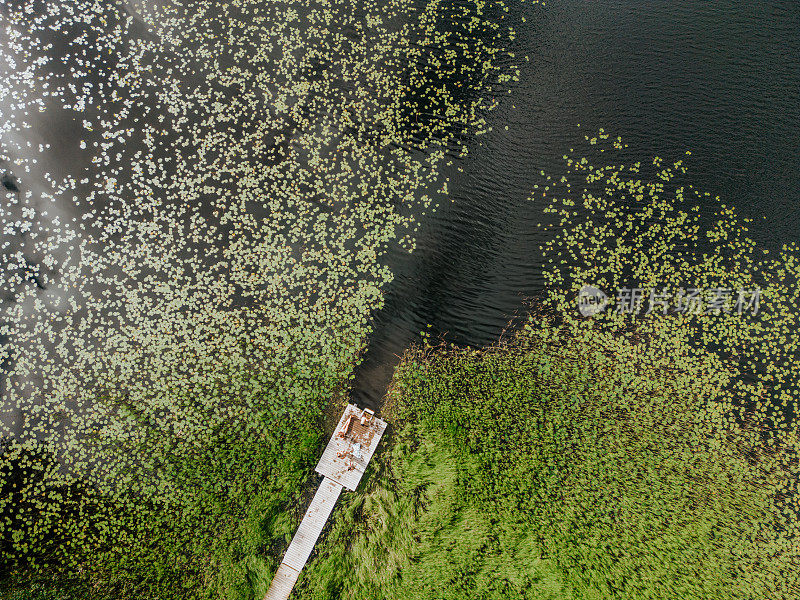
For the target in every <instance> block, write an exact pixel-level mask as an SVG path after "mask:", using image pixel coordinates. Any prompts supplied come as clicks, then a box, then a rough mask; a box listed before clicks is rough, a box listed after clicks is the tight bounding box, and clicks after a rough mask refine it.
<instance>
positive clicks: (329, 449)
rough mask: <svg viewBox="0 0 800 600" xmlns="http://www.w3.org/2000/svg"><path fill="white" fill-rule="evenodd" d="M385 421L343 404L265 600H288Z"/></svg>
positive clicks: (363, 466) (357, 478)
mask: <svg viewBox="0 0 800 600" xmlns="http://www.w3.org/2000/svg"><path fill="white" fill-rule="evenodd" d="M385 430H386V422H385V421H383V420H381V419H378V418H377V417H375V416H373V414H372V412H371V411H362V410H360V409H359V408H358V407H356V406H355V405H353V404H348V405H347V408H345V410H344V413H343V414H342V417H341V418H340V419H339V423H338V425H337V426H336V431H335V432H334V434H333V437H331V439H330V441H329V442H328V445H327V446H326V447H325V451H324V452H323V453H322V458H320V460H319V463H318V464H317V467H316V469H315V470H316V471H317V473H319V474H320V475H323V476H324V479H323V480H322V483H321V484H320V486H319V489H317V492H316V494H314V499H313V500H312V501H311V505H310V506H309V507H308V510H307V511H306V514H305V515H304V516H303V520H302V521H301V522H300V527H298V528H297V532H296V533H295V534H294V537H293V538H292V542H291V544H289V548H288V549H287V550H286V554H285V555H284V557H283V560H282V561H281V564H280V566H279V567H278V570H277V572H276V573H275V576H274V577H273V579H272V583H271V584H270V586H269V590H267V595H266V596H264V600H287V599H288V598H289V595H290V594H291V593H292V588H294V584H295V583H296V582H297V578H298V577H299V576H300V571H301V570H302V569H303V566H304V565H305V564H306V562H307V561H308V558H309V556H311V551H312V550H313V549H314V545H315V544H316V543H317V539H318V538H319V535H320V533H322V528H323V527H325V523H326V522H327V520H328V517H330V514H331V511H332V510H333V506H334V505H335V504H336V500H338V499H339V494H340V493H341V492H342V488H346V489H348V490H350V491H354V490H355V489H356V487H358V483H359V482H360V481H361V477H362V476H363V475H364V471H365V470H366V468H367V464H369V461H370V459H371V458H372V455H373V454H374V453H375V449H376V448H377V447H378V442H380V439H381V436H382V435H383V432H384V431H385Z"/></svg>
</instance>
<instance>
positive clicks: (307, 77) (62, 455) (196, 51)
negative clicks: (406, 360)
mask: <svg viewBox="0 0 800 600" xmlns="http://www.w3.org/2000/svg"><path fill="white" fill-rule="evenodd" d="M444 6H445V5H444V4H443V3H441V2H438V1H434V2H431V3H428V4H422V5H417V4H414V3H412V2H408V1H404V0H392V1H391V2H388V3H383V4H382V5H381V6H373V5H370V4H369V3H365V4H364V5H360V4H359V5H356V4H352V3H341V4H330V3H328V2H319V3H311V4H309V3H295V4H292V3H288V4H286V3H265V2H255V1H250V0H248V1H241V2H232V3H228V4H219V3H211V2H201V3H194V4H193V5H192V6H191V9H188V8H187V7H186V6H184V5H183V4H182V3H179V2H170V1H166V2H146V1H142V2H128V3H124V4H112V3H100V2H90V1H88V0H81V1H78V2H72V3H63V4H60V3H47V2H39V1H36V0H25V1H20V2H14V3H9V4H8V5H7V6H6V7H4V8H3V11H4V17H3V18H4V20H5V21H6V24H7V26H6V28H5V30H4V33H3V35H4V36H6V39H5V40H4V41H5V42H6V43H5V44H4V48H7V50H5V51H4V52H3V54H2V57H0V58H2V60H3V62H4V65H5V67H6V71H7V73H8V75H7V77H6V79H5V81H4V82H3V84H2V85H0V107H2V124H0V133H2V136H3V137H2V139H3V149H2V156H1V157H0V159H2V161H3V163H4V167H5V166H8V167H9V171H10V172H11V173H13V176H14V177H16V179H14V182H15V183H14V187H15V188H18V189H11V188H9V186H8V185H6V186H5V189H6V190H7V191H8V192H9V193H8V194H7V196H6V198H7V203H6V206H5V208H4V209H3V211H4V212H3V213H2V215H0V218H2V220H3V221H2V229H3V232H4V236H6V238H5V239H4V245H3V247H2V249H0V253H2V258H1V260H2V261H3V262H4V263H5V264H6V265H8V266H9V268H8V269H6V270H5V271H4V273H3V275H2V280H0V281H1V283H2V286H3V289H4V292H6V294H7V299H6V300H7V301H5V303H4V304H3V306H2V316H1V317H0V319H2V326H1V327H2V328H1V329H0V335H2V339H3V340H7V343H5V344H4V345H3V346H2V349H1V350H0V352H1V354H0V362H2V364H3V365H4V371H5V377H4V380H3V386H4V389H3V404H2V408H3V417H4V418H3V428H4V433H5V435H6V439H7V440H8V442H7V443H8V447H7V449H6V451H5V453H4V457H3V461H4V464H7V465H8V468H9V469H10V470H9V472H11V470H13V469H12V463H14V464H16V462H19V461H32V460H33V459H29V458H26V457H28V456H29V453H30V452H33V451H34V450H35V449H36V451H37V452H38V451H39V450H40V449H42V451H43V452H45V453H46V454H48V455H53V456H56V457H57V460H56V461H50V462H47V465H46V467H42V468H41V469H40V471H41V473H42V475H41V476H40V477H34V478H28V479H27V480H26V481H27V484H26V485H28V486H29V487H28V488H27V492H25V491H23V492H21V494H22V496H26V493H27V494H29V495H31V496H35V497H36V498H37V499H36V500H35V501H36V503H37V506H38V505H40V504H41V505H45V504H46V505H47V507H48V509H47V510H51V511H53V515H52V518H48V519H38V520H37V519H35V518H34V517H26V518H25V525H26V527H27V529H26V532H27V533H26V534H25V536H27V537H26V540H22V539H18V537H19V536H17V534H13V535H14V539H13V540H12V543H11V545H10V549H9V550H8V552H7V555H8V556H12V557H14V556H16V557H24V556H27V555H28V554H30V552H31V551H32V550H33V551H35V550H36V548H35V547H34V548H32V547H31V545H32V544H33V545H35V544H36V543H37V540H39V541H41V540H44V539H45V538H48V539H51V538H56V539H62V538H63V539H68V537H69V536H73V537H74V540H75V541H74V542H73V543H71V544H70V543H66V544H65V545H64V546H63V547H61V549H60V552H61V553H60V554H58V557H59V559H60V560H64V561H65V562H66V563H75V562H76V561H80V560H82V557H84V556H86V554H87V552H91V550H90V549H91V548H100V547H102V548H105V549H104V550H103V552H105V553H107V555H108V556H114V555H115V550H114V548H113V547H112V548H108V547H106V546H104V545H103V544H104V543H105V541H107V540H109V539H113V538H115V536H118V537H119V539H123V538H124V539H125V540H126V543H129V544H132V545H133V548H135V550H134V551H130V552H129V551H128V550H129V549H127V548H126V549H125V552H126V555H127V556H128V557H138V558H131V559H130V560H142V561H143V562H145V563H146V562H147V561H146V560H145V559H141V556H142V555H143V554H142V553H146V550H145V548H146V543H145V542H144V541H142V539H140V538H141V536H142V535H144V534H143V533H142V532H143V531H145V530H139V529H137V527H139V526H140V525H141V524H142V522H143V521H147V520H152V519H155V521H154V522H156V523H158V524H160V525H159V526H162V527H164V528H169V527H173V528H178V529H180V527H185V529H186V530H189V528H191V527H197V523H198V522H199V521H198V520H200V521H203V523H204V525H203V527H206V529H203V528H202V527H200V528H198V529H197V531H200V530H202V531H206V532H207V531H212V532H214V531H216V530H215V529H214V528H215V527H216V528H219V527H224V526H225V523H226V522H227V521H228V520H230V519H232V518H234V517H233V516H232V515H230V514H226V513H225V509H220V510H221V512H220V511H219V510H217V512H216V513H215V512H214V511H211V512H210V513H208V512H204V511H208V510H210V509H209V508H208V506H209V502H212V501H213V502H216V501H217V500H218V499H219V497H220V495H221V496H222V497H225V498H230V497H234V496H236V493H237V492H236V490H239V489H245V488H247V489H249V490H250V491H249V492H248V494H250V496H247V495H246V494H243V495H241V498H239V497H237V501H236V502H238V504H237V503H236V502H234V504H233V505H231V506H234V505H235V507H236V510H246V503H247V500H246V498H252V497H253V495H254V494H257V493H258V490H259V489H261V488H259V487H258V485H255V484H253V483H252V482H250V483H247V481H246V480H247V479H248V478H250V479H256V480H258V479H259V478H261V479H265V480H266V479H268V478H270V477H271V478H273V479H274V478H275V476H276V472H279V471H280V469H281V468H287V469H288V468H289V467H288V466H287V465H296V464H302V461H299V463H298V459H297V458H296V457H294V458H293V456H294V454H293V453H294V450H292V445H293V443H297V440H308V439H313V434H312V433H311V430H310V429H309V425H308V424H309V419H311V420H312V421H313V415H315V414H317V413H316V412H314V410H315V408H318V407H319V406H320V404H321V399H323V398H325V397H327V396H329V395H330V394H331V393H332V391H333V389H334V388H335V387H336V386H337V385H339V384H341V382H342V381H343V380H344V379H346V377H347V376H348V375H349V373H350V371H351V368H352V365H353V362H354V360H356V358H357V355H358V352H359V350H360V349H361V347H362V345H363V342H364V339H365V336H366V334H367V332H368V321H369V317H370V314H371V312H372V311H373V310H375V309H376V308H378V307H380V306H381V303H382V301H383V296H382V289H383V287H384V285H385V284H386V282H388V281H389V280H390V279H391V273H390V272H389V270H388V269H387V268H386V266H385V265H384V264H382V257H383V256H384V255H385V253H386V251H387V249H388V248H389V246H390V245H391V244H393V243H397V241H398V240H399V241H400V243H401V244H403V245H404V246H405V247H406V248H408V249H409V250H412V249H413V247H414V242H413V233H414V229H415V227H416V223H417V218H416V217H417V215H418V214H419V213H420V212H421V211H423V210H427V209H431V208H435V204H436V202H437V201H438V200H439V199H440V198H441V197H442V195H443V193H442V192H441V191H439V190H441V189H442V185H443V183H444V176H443V174H442V168H441V167H442V165H443V164H444V163H445V161H446V160H448V156H449V155H448V149H449V148H451V147H452V145H453V144H452V142H453V140H454V139H455V138H456V136H464V135H469V134H470V133H471V132H473V133H474V132H476V131H477V130H480V127H481V123H482V121H481V118H482V117H481V111H485V110H489V109H491V106H492V101H491V97H492V94H491V93H490V91H489V90H488V86H489V85H492V84H493V83H495V82H496V83H499V84H504V83H505V81H506V80H507V79H508V78H513V76H514V75H513V73H514V71H513V67H512V66H511V65H510V62H509V61H508V60H506V58H505V54H504V50H503V44H504V43H506V42H507V41H508V40H509V39H511V38H513V32H510V31H509V30H508V28H507V27H505V26H503V25H501V24H499V23H498V21H497V19H495V18H494V16H493V15H494V13H492V14H489V13H488V12H487V11H488V9H487V8H485V6H484V3H482V2H473V1H469V2H463V3H455V4H454V5H453V6H451V7H450V8H448V9H447V10H449V11H451V12H461V13H463V15H464V18H463V19H461V20H459V21H458V22H457V23H456V24H450V23H449V22H448V23H447V25H448V27H447V28H446V29H444V28H442V25H443V24H444V22H445V21H444V20H443V19H442V16H441V15H442V11H444V10H445V9H444ZM454 6H457V8H454ZM497 6H500V5H496V6H495V5H493V7H492V10H493V11H495V10H497ZM500 10H501V11H502V8H500ZM452 45H456V46H458V50H455V51H454V50H453V49H452V48H449V49H448V47H449V46H452ZM453 52H455V53H453ZM432 56H436V57H438V58H437V59H436V60H435V61H433V63H431V64H429V63H428V62H427V61H428V59H429V58H430V57H432ZM456 68H457V69H458V70H456ZM455 87H458V88H463V87H467V88H469V89H468V90H466V91H464V92H462V91H461V89H458V90H456V89H454V88H455ZM412 98H413V101H412V100H411V99H412ZM487 99H488V100H487ZM423 113H424V114H423ZM412 122H413V123H414V125H413V126H411V125H410V123H412ZM417 123H421V126H418V125H417ZM51 127H52V128H53V130H54V131H55V132H56V133H54V134H52V135H51V131H50V130H49V129H50V128H51ZM37 137H41V138H42V140H43V142H42V144H40V145H39V146H38V148H36V147H35V144H33V145H32V142H31V140H35V139H37ZM461 142H462V144H463V140H461ZM462 147H463V146H462ZM36 150H38V152H37V151H36ZM451 154H452V153H451ZM9 177H10V175H9ZM4 181H5V180H4ZM9 181H11V179H9ZM32 282H33V283H35V284H36V285H31V283H32ZM298 410H308V411H309V414H311V415H312V416H311V417H308V418H306V417H303V416H298ZM293 428H294V429H293ZM287 431H288V433H287ZM292 432H293V433H292ZM292 440H294V442H293V441H292ZM304 443H305V442H304ZM249 446H254V447H257V448H258V447H263V448H265V450H264V452H263V453H262V454H259V450H257V449H256V450H254V451H252V452H251V450H250V449H248V447H249ZM231 457H238V460H239V462H242V463H244V464H236V465H235V466H231V461H232V460H233V459H232V458H231ZM269 457H273V459H270V458H269ZM36 460H39V459H36ZM270 460H272V462H270ZM15 461H16V462H15ZM248 461H252V463H250V469H252V470H248V468H246V467H247V466H248ZM40 462H41V461H40ZM42 464H44V463H42ZM214 478H218V479H219V481H217V482H216V483H215V482H214V481H213V479H214ZM209 479H210V480H212V481H211V482H210V483H209V482H208V480H209ZM78 484H79V486H80V487H81V489H82V490H83V492H82V493H83V494H84V495H85V496H87V497H91V500H81V501H77V500H76V503H75V506H73V507H72V508H70V511H72V512H70V511H66V509H64V511H66V512H59V508H58V506H59V501H58V498H59V497H60V495H63V494H62V491H61V490H63V489H65V486H74V485H78ZM264 485H265V486H267V487H269V485H273V484H269V485H268V484H266V483H265V484H264ZM209 486H210V488H209ZM273 488H274V485H273ZM209 490H210V491H209ZM206 492H207V493H206ZM273 492H274V489H273ZM204 494H206V495H204ZM22 496H20V497H15V498H14V499H13V500H12V502H11V503H8V502H7V503H6V504H5V505H4V508H3V510H5V511H11V512H12V513H13V511H14V510H15V506H14V503H15V502H17V501H18V500H20V498H22ZM209 498H211V499H212V500H209ZM242 498H244V500H242ZM23 499H24V498H23ZM284 500H285V497H284ZM80 502H84V503H85V505H84V504H81V503H80ZM89 506H91V509H89V508H87V507H89ZM215 510H216V509H215ZM231 510H233V508H231ZM87 511H90V512H91V514H94V515H95V516H94V517H88V516H86V514H89V512H87ZM120 513H121V514H123V515H124V518H121V517H120V518H119V519H120V520H115V519H117V517H115V516H114V515H118V514H120ZM48 514H49V513H48ZM207 514H216V515H217V517H219V519H218V521H220V523H216V524H215V523H211V522H210V521H209V520H203V519H206V516H207ZM75 515H79V516H77V517H76V516H75ZM154 515H157V518H156V517H155V516H154ZM204 515H205V516H204ZM34 521H35V522H34ZM6 527H10V523H7V524H6V525H4V528H6ZM145 529H146V528H145ZM155 529H157V527H155V526H153V527H152V528H151V529H148V530H147V531H149V533H148V535H153V531H154V530H155ZM6 531H7V529H6ZM65 532H68V535H67V534H65ZM137 532H138V534H139V536H138V537H137ZM165 535H166V534H165ZM210 535H213V534H210ZM199 537H201V538H202V536H199ZM195 545H196V547H197V548H199V549H198V550H197V552H201V551H202V547H203V544H202V541H201V542H197V543H196V544H195ZM76 549H78V550H80V551H79V552H76V551H75V550H76ZM98 552H99V550H98ZM137 552H138V553H139V554H137ZM184 568H186V569H187V572H188V573H189V574H187V575H184V576H186V577H190V578H191V577H192V575H191V573H192V571H191V569H189V568H188V567H187V566H186V565H184ZM208 568H209V572H213V568H212V567H208ZM176 569H177V567H176ZM197 577H198V578H202V576H200V575H198V576H197Z"/></svg>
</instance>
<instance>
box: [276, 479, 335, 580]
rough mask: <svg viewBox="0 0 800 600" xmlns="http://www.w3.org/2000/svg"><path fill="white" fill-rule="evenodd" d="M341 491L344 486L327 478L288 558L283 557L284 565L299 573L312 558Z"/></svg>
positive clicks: (295, 535)
mask: <svg viewBox="0 0 800 600" xmlns="http://www.w3.org/2000/svg"><path fill="white" fill-rule="evenodd" d="M341 491H342V486H341V485H340V484H339V483H337V482H335V481H333V480H331V479H328V478H327V477H326V478H325V479H323V480H322V483H321V484H320V486H319V489H318V490H317V493H316V494H314V499H313V500H312V501H311V506H309V507H308V510H307V511H306V514H305V516H304V517H303V520H302V521H301V522H300V527H298V528H297V533H295V534H294V537H293V538H292V543H291V544H289V549H288V550H287V551H286V556H284V557H283V563H284V564H286V565H289V566H290V567H292V568H293V569H296V570H297V571H300V570H301V569H302V568H303V565H305V564H306V561H307V560H308V557H309V556H311V551H312V550H313V549H314V544H316V543H317V538H319V534H320V533H322V528H323V527H325V522H326V521H327V520H328V517H329V516H330V514H331V511H332V510H333V506H334V504H336V501H337V500H338V499H339V494H340V493H341Z"/></svg>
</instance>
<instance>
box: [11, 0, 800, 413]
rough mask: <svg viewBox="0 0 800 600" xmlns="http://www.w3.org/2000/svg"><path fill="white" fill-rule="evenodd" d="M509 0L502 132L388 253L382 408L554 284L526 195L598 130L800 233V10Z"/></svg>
mask: <svg viewBox="0 0 800 600" xmlns="http://www.w3.org/2000/svg"><path fill="white" fill-rule="evenodd" d="M135 4H136V3H132V4H131V7H132V8H131V9H130V10H131V11H132V13H131V14H136V13H135V10H134V9H135ZM508 5H509V7H510V13H509V20H510V21H511V22H512V24H513V26H514V27H515V29H516V31H517V38H516V40H515V42H514V47H513V48H512V50H513V51H514V52H516V55H517V59H518V64H519V66H520V69H521V71H520V78H521V80H520V81H519V82H517V83H515V84H514V86H513V89H512V93H511V94H507V95H505V94H504V95H502V96H501V97H500V104H499V107H498V108H497V109H496V110H495V111H493V112H491V113H489V114H488V115H487V119H488V121H489V124H490V125H491V126H492V128H493V129H492V130H491V131H490V132H489V133H487V134H485V135H482V136H480V137H478V138H475V139H473V140H471V141H469V145H470V155H469V157H468V158H467V159H464V160H461V161H460V162H459V166H460V167H461V168H462V169H463V171H462V172H456V171H455V170H453V172H452V173H451V182H450V191H451V199H452V202H448V203H446V204H445V205H443V206H440V207H439V209H438V210H437V212H436V213H434V214H433V215H430V216H428V217H425V219H424V220H423V221H422V223H421V228H420V233H419V238H418V243H417V249H416V251H415V252H414V253H413V254H411V255H409V254H406V253H404V252H402V251H399V250H398V251H396V252H393V253H392V254H391V256H390V257H389V259H388V265H389V267H390V268H391V271H392V272H393V273H394V281H393V282H392V283H391V285H390V286H389V287H388V289H387V296H386V303H385V307H384V308H383V309H382V310H380V311H379V312H378V313H377V314H375V315H374V317H373V327H374V333H373V335H372V336H371V339H370V341H369V346H368V349H367V352H366V354H365V357H364V361H363V363H362V364H361V366H360V367H359V368H358V370H357V373H356V379H355V388H354V399H355V400H356V401H357V402H358V403H359V404H362V405H366V406H370V407H373V408H379V405H380V400H381V398H382V396H383V394H384V393H385V391H386V386H387V384H388V382H389V380H390V378H391V374H392V371H393V368H394V366H395V364H396V363H397V361H398V359H399V356H400V355H402V353H403V352H404V350H405V349H406V348H407V347H408V346H409V345H410V344H412V343H414V342H415V341H416V340H417V339H418V334H419V332H420V331H421V330H423V329H427V330H428V331H429V332H430V334H431V335H433V336H440V335H443V336H445V337H446V339H448V340H450V341H452V342H455V343H458V344H464V345H472V346H481V345H485V344H490V343H492V342H494V341H496V340H497V339H498V336H499V335H500V333H501V332H502V330H503V328H504V327H505V326H506V325H507V324H508V323H509V321H510V320H511V319H512V318H513V317H514V316H515V315H519V314H522V313H523V312H524V310H525V306H526V302H527V301H528V300H529V299H531V298H533V297H535V296H536V294H537V293H538V292H540V291H541V289H542V273H541V266H540V260H539V257H538V254H537V251H536V249H537V247H538V245H539V244H540V243H541V242H542V241H543V239H544V238H543V237H542V233H541V232H540V231H539V230H538V229H537V227H536V224H537V223H538V222H539V221H541V220H542V208H543V207H544V206H543V204H542V203H541V202H539V201H531V200H529V196H530V193H531V191H532V189H533V186H534V185H535V184H536V183H539V182H541V178H540V176H539V175H538V174H539V172H540V171H541V170H545V171H546V172H547V173H549V174H552V175H556V176H557V175H558V174H560V173H562V172H563V170H564V166H563V162H562V160H561V156H563V155H564V154H565V153H567V152H568V151H569V150H570V148H576V149H579V148H580V147H581V144H582V143H583V136H584V135H585V134H587V133H594V132H596V131H597V130H598V129H599V128H604V129H605V130H606V131H607V132H609V133H611V134H612V135H613V136H617V135H619V136H622V137H623V138H624V140H625V141H626V142H627V143H628V144H629V149H628V153H629V156H630V157H631V158H632V159H633V160H647V159H648V158H651V157H652V156H654V155H659V156H663V157H666V158H667V159H673V158H681V157H683V155H684V153H685V152H686V151H687V150H690V151H691V152H692V158H691V160H690V161H688V166H689V168H690V174H689V179H690V181H691V182H692V183H693V184H694V185H695V186H696V187H697V188H699V189H700V190H702V191H705V192H709V193H711V194H712V195H719V196H720V197H722V198H723V199H724V200H725V201H726V202H727V203H730V204H732V205H733V206H735V207H736V208H737V209H738V211H739V212H740V214H742V215H743V216H748V217H753V218H755V219H756V222H755V224H754V227H753V228H752V231H751V232H752V234H753V235H754V237H755V238H756V239H757V240H758V241H759V242H760V243H763V244H765V245H767V246H772V247H774V246H778V245H780V244H781V243H784V242H787V241H794V240H797V239H798V228H800V202H798V200H800V148H798V146H800V3H798V2H797V1H796V0H771V1H770V2H752V1H745V0H737V1H733V0H714V1H713V2H711V1H707V0H682V1H681V2H676V1H675V0H658V1H655V0H646V1H638V2H633V1H629V0H625V1H619V0H617V1H612V0H603V1H588V0H556V1H552V2H548V3H547V6H546V7H542V6H540V5H530V4H528V3H518V2H509V3H508ZM523 19H524V20H523ZM4 35H7V34H2V33H0V41H2V43H7V42H8V40H7V39H6V38H5V37H2V36H4ZM49 35H54V34H48V36H49ZM141 35H143V36H144V35H146V32H144V30H143V32H142V33H141ZM55 37H57V36H55V35H54V39H55ZM47 39H49V37H48V38H47ZM526 56H527V60H525V58H524V57H526ZM98 77H99V75H98ZM55 114H60V113H55ZM579 124H580V127H578V125H579ZM506 126H507V129H506ZM31 132H32V133H31V134H30V136H29V139H25V140H17V141H19V142H20V146H24V144H25V143H28V142H30V143H31V144H32V146H31V147H32V148H33V149H34V150H35V147H36V146H37V145H38V144H41V143H46V142H47V141H48V140H49V139H51V138H55V139H60V140H62V141H63V143H65V144H66V142H67V141H69V142H70V144H71V146H70V147H75V146H77V140H78V139H80V138H82V137H85V136H86V135H87V133H86V131H85V130H84V129H83V128H82V127H81V126H80V122H79V120H78V119H77V118H72V119H71V120H63V119H60V120H55V121H52V122H51V121H48V120H46V119H45V118H44V117H42V118H41V119H40V120H39V121H35V122H34V128H33V129H32V130H31ZM87 139H88V138H87ZM12 141H13V140H12ZM34 150H31V151H32V152H33V151H34ZM88 159H89V155H88V154H86V155H85V156H84V155H83V154H81V153H74V152H69V153H64V152H60V151H59V150H58V148H55V149H54V151H53V152H51V153H49V154H47V153H45V154H44V155H42V157H41V158H40V160H39V163H38V166H37V169H38V170H39V171H40V172H37V173H32V174H31V175H30V176H29V177H27V179H26V181H25V189H24V190H23V191H26V190H32V191H34V192H36V193H37V194H40V193H41V191H42V190H43V189H44V187H45V186H44V185H43V178H44V175H45V174H46V173H55V174H56V175H57V176H60V175H62V174H63V173H78V172H80V171H81V170H82V169H84V168H87V165H88V163H87V161H88ZM0 166H3V165H0ZM3 168H5V167H4V166H3ZM39 188H41V189H39ZM80 192H81V189H80V186H79V187H78V190H77V193H80ZM49 211H50V213H51V214H50V218H55V217H59V218H61V219H62V220H63V221H65V222H68V221H70V220H72V221H75V220H77V219H80V218H81V215H80V214H79V213H77V212H75V211H74V207H70V206H69V205H66V204H65V205H61V204H55V205H53V206H52V207H51V208H49ZM14 243H17V242H14ZM35 258H36V257H32V258H31V260H35ZM29 283H30V282H29ZM0 302H13V294H5V295H4V296H3V297H2V298H0Z"/></svg>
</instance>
